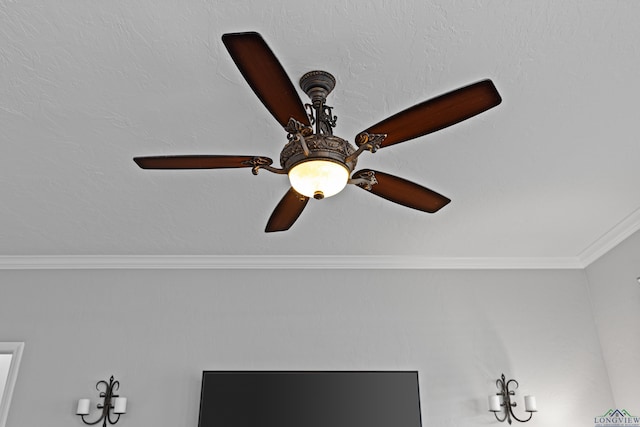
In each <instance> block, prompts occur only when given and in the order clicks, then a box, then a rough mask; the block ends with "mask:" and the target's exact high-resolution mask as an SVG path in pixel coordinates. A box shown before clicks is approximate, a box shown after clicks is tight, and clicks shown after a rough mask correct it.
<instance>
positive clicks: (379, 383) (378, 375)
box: [198, 371, 422, 427]
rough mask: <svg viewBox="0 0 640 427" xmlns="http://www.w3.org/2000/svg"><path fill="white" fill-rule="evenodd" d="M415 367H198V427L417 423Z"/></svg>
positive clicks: (409, 426) (400, 426)
mask: <svg viewBox="0 0 640 427" xmlns="http://www.w3.org/2000/svg"><path fill="white" fill-rule="evenodd" d="M421 425H422V421H421V414H420V394H419V387H418V373H417V372H416V371H204V372H203V374H202V391H201V396H200V416H199V421H198V426H199V427H421Z"/></svg>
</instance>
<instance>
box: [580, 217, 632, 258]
mask: <svg viewBox="0 0 640 427" xmlns="http://www.w3.org/2000/svg"><path fill="white" fill-rule="evenodd" d="M638 230H640V209H637V210H636V211H634V212H632V213H631V214H630V215H629V216H627V217H626V218H624V219H623V220H622V221H620V222H619V223H618V224H616V225H615V226H614V227H613V228H611V229H610V230H609V231H607V232H606V233H605V234H603V235H602V236H600V237H599V238H598V239H597V240H596V241H595V242H593V243H592V244H591V245H589V246H588V247H587V248H586V249H585V250H584V251H582V252H581V253H580V254H579V255H578V259H579V260H580V263H581V264H582V265H583V266H584V268H586V267H588V266H589V265H590V264H591V263H593V262H594V261H596V260H597V259H598V258H600V257H601V256H603V255H604V254H606V253H607V252H609V251H610V250H611V249H613V248H615V247H616V246H617V245H619V244H620V243H621V242H622V241H624V240H625V239H627V238H628V237H629V236H631V235H632V234H633V233H635V232H636V231H638Z"/></svg>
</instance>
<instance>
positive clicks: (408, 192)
mask: <svg viewBox="0 0 640 427" xmlns="http://www.w3.org/2000/svg"><path fill="white" fill-rule="evenodd" d="M371 173H373V174H374V176H375V179H376V181H377V184H373V185H372V186H371V189H370V190H368V191H369V192H370V193H373V194H375V195H376V196H380V197H382V198H384V199H387V200H389V201H391V202H394V203H398V204H400V205H403V206H407V207H409V208H413V209H417V210H420V211H424V212H429V213H434V212H437V211H438V210H440V209H442V208H443V207H444V206H445V205H447V203H449V202H450V201H451V200H450V199H448V198H446V197H445V196H443V195H442V194H438V193H436V192H435V191H433V190H429V189H428V188H426V187H423V186H421V185H418V184H416V183H413V182H411V181H407V180H406V179H403V178H398V177H397V176H393V175H389V174H387V173H384V172H378V171H374V170H371V169H363V170H360V171H358V172H356V173H354V174H353V178H354V179H355V178H361V177H364V176H367V175H370V174H371ZM359 187H360V188H362V189H364V190H367V188H365V187H364V186H361V185H359Z"/></svg>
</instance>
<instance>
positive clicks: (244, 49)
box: [222, 32, 311, 127]
mask: <svg viewBox="0 0 640 427" xmlns="http://www.w3.org/2000/svg"><path fill="white" fill-rule="evenodd" d="M222 42H223V43H224V45H225V46H226V48H227V50H228V51H229V54H230V55H231V58H233V61H234V62H235V63H236V66H237V67H238V69H239V70H240V73H241V74H242V76H243V77H244V78H245V80H246V81H247V83H249V86H251V89H253V91H254V92H255V94H256V95H257V96H258V98H260V101H262V103H263V104H264V106H265V107H267V110H269V112H270V113H271V114H272V115H273V117H275V118H276V120H277V121H278V122H279V123H280V125H282V127H286V126H287V123H288V122H289V118H291V117H293V118H294V119H296V120H298V121H299V122H301V123H303V124H305V125H307V126H310V125H311V124H310V122H309V117H308V116H307V112H306V111H305V109H304V106H303V104H302V101H300V97H299V96H298V93H297V92H296V89H295V87H294V86H293V83H291V80H290V79H289V77H288V76H287V73H286V72H285V71H284V68H282V65H280V62H279V61H278V59H277V58H276V57H275V55H274V54H273V52H272V51H271V49H269V46H267V43H266V42H265V41H264V40H263V38H262V36H261V35H260V34H258V33H255V32H247V33H229V34H224V35H223V36H222Z"/></svg>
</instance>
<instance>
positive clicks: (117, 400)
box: [76, 375, 127, 427]
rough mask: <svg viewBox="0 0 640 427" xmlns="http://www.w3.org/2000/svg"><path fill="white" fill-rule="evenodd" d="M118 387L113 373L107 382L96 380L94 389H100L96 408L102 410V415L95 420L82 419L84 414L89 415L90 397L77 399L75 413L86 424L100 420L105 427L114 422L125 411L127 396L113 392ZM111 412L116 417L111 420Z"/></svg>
mask: <svg viewBox="0 0 640 427" xmlns="http://www.w3.org/2000/svg"><path fill="white" fill-rule="evenodd" d="M100 386H103V388H104V391H100V388H101V387H100ZM119 388H120V382H119V381H114V380H113V375H112V376H111V378H109V382H106V381H104V380H102V381H98V382H97V383H96V390H98V391H100V397H101V398H102V403H98V406H97V407H98V409H101V410H102V415H101V416H100V418H98V419H97V420H96V421H93V422H89V421H87V420H85V419H84V417H85V415H89V412H90V407H91V400H90V399H80V400H78V409H77V410H76V414H77V415H80V417H81V418H82V421H83V422H84V423H85V424H87V425H90V426H92V425H95V424H98V423H99V422H100V421H102V426H103V427H107V423H109V424H115V423H117V422H118V421H119V420H120V415H122V414H124V413H126V412H127V398H126V397H120V396H118V395H117V394H114V391H116V390H118V389H119ZM111 413H113V414H115V415H117V416H118V417H117V418H116V419H115V420H113V419H111Z"/></svg>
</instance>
